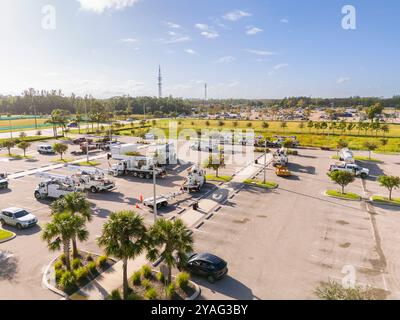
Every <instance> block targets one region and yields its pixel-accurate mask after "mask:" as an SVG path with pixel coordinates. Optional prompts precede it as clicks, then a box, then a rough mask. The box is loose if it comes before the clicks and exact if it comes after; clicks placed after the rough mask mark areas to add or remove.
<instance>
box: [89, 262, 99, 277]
mask: <svg viewBox="0 0 400 320" xmlns="http://www.w3.org/2000/svg"><path fill="white" fill-rule="evenodd" d="M86 268H87V271H88V272H90V273H91V274H92V275H94V274H96V273H97V269H96V268H97V266H96V262H94V261H92V262H89V263H88V264H87V266H86Z"/></svg>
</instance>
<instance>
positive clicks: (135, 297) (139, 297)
mask: <svg viewBox="0 0 400 320" xmlns="http://www.w3.org/2000/svg"><path fill="white" fill-rule="evenodd" d="M126 299H127V300H142V297H141V296H139V295H138V294H136V293H134V292H131V293H130V294H128V296H127V298H126Z"/></svg>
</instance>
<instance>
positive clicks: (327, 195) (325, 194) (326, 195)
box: [323, 191, 363, 202]
mask: <svg viewBox="0 0 400 320" xmlns="http://www.w3.org/2000/svg"><path fill="white" fill-rule="evenodd" d="M323 195H324V196H325V197H329V198H334V199H339V200H344V201H353V202H360V201H362V200H363V198H362V197H361V196H360V199H358V200H355V199H346V198H341V197H336V196H331V195H329V194H327V193H326V191H325V192H324V193H323Z"/></svg>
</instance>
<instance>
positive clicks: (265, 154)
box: [263, 139, 267, 184]
mask: <svg viewBox="0 0 400 320" xmlns="http://www.w3.org/2000/svg"><path fill="white" fill-rule="evenodd" d="M266 170H267V139H265V144H264V180H263V181H264V184H265V183H266V182H267V177H266V174H267V172H266Z"/></svg>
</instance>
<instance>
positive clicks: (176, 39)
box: [161, 35, 192, 44]
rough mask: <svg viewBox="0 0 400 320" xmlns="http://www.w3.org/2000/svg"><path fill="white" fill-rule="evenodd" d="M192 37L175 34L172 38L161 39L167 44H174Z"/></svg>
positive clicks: (189, 39)
mask: <svg viewBox="0 0 400 320" xmlns="http://www.w3.org/2000/svg"><path fill="white" fill-rule="evenodd" d="M191 40H192V39H191V38H190V37H189V36H185V35H174V36H172V37H171V38H170V39H161V42H163V43H165V44H172V43H180V42H187V41H191Z"/></svg>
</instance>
